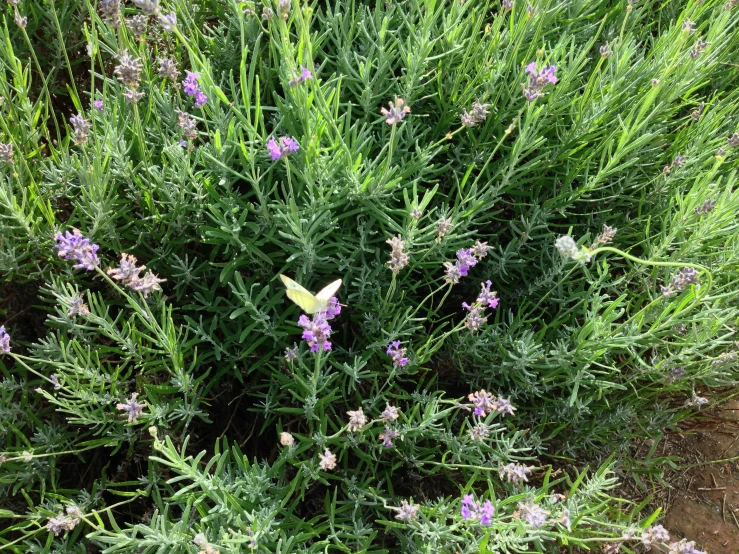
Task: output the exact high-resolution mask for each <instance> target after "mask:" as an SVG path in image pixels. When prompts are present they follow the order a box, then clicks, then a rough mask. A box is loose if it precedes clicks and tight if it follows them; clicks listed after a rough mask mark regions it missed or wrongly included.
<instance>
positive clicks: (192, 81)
mask: <svg viewBox="0 0 739 554" xmlns="http://www.w3.org/2000/svg"><path fill="white" fill-rule="evenodd" d="M186 73H187V77H185V80H184V81H182V90H184V91H185V94H187V95H188V96H195V93H196V92H197V91H199V90H200V84H199V83H198V79H199V78H200V73H195V72H194V71H186Z"/></svg>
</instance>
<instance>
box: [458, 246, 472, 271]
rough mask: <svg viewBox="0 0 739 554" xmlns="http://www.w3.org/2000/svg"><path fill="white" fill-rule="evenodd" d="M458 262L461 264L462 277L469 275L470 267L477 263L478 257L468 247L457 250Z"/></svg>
mask: <svg viewBox="0 0 739 554" xmlns="http://www.w3.org/2000/svg"><path fill="white" fill-rule="evenodd" d="M457 263H458V265H459V274H460V275H461V276H462V277H467V275H468V274H469V271H470V268H471V267H474V266H476V265H477V258H475V257H474V256H473V255H472V251H471V250H470V249H469V248H467V249H464V248H462V249H460V250H457Z"/></svg>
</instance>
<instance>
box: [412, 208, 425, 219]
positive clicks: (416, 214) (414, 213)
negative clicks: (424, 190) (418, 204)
mask: <svg viewBox="0 0 739 554" xmlns="http://www.w3.org/2000/svg"><path fill="white" fill-rule="evenodd" d="M422 215H423V212H422V211H421V210H419V209H418V208H413V209H412V210H411V217H412V218H413V219H421V216H422Z"/></svg>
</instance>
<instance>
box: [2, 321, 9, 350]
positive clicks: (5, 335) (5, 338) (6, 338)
mask: <svg viewBox="0 0 739 554" xmlns="http://www.w3.org/2000/svg"><path fill="white" fill-rule="evenodd" d="M0 350H2V351H3V352H5V353H6V354H10V335H9V334H8V332H7V331H6V330H5V325H3V326H0Z"/></svg>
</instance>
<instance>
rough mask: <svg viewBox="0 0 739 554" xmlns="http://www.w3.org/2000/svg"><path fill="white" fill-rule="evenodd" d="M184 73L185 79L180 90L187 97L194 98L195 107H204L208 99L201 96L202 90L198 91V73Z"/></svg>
mask: <svg viewBox="0 0 739 554" xmlns="http://www.w3.org/2000/svg"><path fill="white" fill-rule="evenodd" d="M186 73H187V77H185V80H184V81H182V90H184V91H185V94H187V95H188V96H193V97H194V98H195V105H196V106H202V105H204V104H205V103H206V102H207V101H208V97H207V96H206V95H205V94H203V91H202V90H200V83H198V79H199V78H200V73H195V72H194V71H187V72H186Z"/></svg>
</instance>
